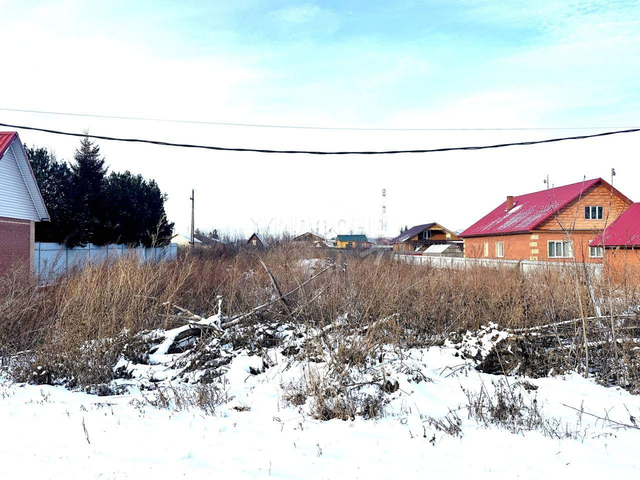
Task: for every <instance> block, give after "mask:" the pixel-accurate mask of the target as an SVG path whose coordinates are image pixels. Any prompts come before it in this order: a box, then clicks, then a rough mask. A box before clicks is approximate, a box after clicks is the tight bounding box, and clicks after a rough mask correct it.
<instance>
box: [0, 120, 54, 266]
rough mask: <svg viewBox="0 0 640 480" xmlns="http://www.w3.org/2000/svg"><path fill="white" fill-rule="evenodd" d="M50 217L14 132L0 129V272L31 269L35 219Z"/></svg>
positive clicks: (45, 220) (45, 219)
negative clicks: (19, 268)
mask: <svg viewBox="0 0 640 480" xmlns="http://www.w3.org/2000/svg"><path fill="white" fill-rule="evenodd" d="M49 220H50V218H49V213H48V212H47V207H46V206H45V204H44V200H43V199H42V195H41V194H40V189H39V188H38V183H37V182H36V179H35V177H34V175H33V170H31V165H30V164H29V160H28V159H27V154H26V152H25V151H24V148H23V146H22V142H21V141H20V137H19V136H18V134H17V133H16V132H0V274H3V273H6V272H7V271H8V270H9V269H10V268H11V267H13V266H14V265H18V264H22V265H28V266H29V267H31V268H33V257H34V243H35V222H48V221H49Z"/></svg>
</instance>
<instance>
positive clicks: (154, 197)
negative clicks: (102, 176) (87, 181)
mask: <svg viewBox="0 0 640 480" xmlns="http://www.w3.org/2000/svg"><path fill="white" fill-rule="evenodd" d="M106 196H107V198H108V199H109V213H108V215H107V229H108V233H107V241H108V243H126V244H128V245H144V246H146V247H150V246H152V245H166V244H167V243H169V241H170V240H171V234H172V232H173V223H169V222H168V221H167V217H166V214H165V210H164V202H165V201H166V200H167V196H166V194H163V193H162V192H161V191H160V188H159V187H158V185H157V184H156V182H155V181H154V180H150V181H148V182H147V181H146V180H145V179H144V178H143V177H142V175H133V174H131V172H129V171H126V172H124V173H112V174H111V175H110V176H109V178H108V182H107V188H106Z"/></svg>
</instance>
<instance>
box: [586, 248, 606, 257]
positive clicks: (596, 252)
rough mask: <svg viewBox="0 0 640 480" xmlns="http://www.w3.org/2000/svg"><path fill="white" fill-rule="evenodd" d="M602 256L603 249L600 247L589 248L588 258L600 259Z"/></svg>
mask: <svg viewBox="0 0 640 480" xmlns="http://www.w3.org/2000/svg"><path fill="white" fill-rule="evenodd" d="M603 256H604V248H602V247H589V257H591V258H602V257H603Z"/></svg>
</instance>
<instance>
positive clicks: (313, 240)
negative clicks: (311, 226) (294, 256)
mask: <svg viewBox="0 0 640 480" xmlns="http://www.w3.org/2000/svg"><path fill="white" fill-rule="evenodd" d="M291 241H292V242H296V243H301V244H302V243H304V244H308V245H313V246H316V247H326V244H325V240H324V238H322V237H321V236H320V235H316V234H315V233H312V232H306V233H303V234H302V235H298V236H297V237H295V238H293V239H292V240H291Z"/></svg>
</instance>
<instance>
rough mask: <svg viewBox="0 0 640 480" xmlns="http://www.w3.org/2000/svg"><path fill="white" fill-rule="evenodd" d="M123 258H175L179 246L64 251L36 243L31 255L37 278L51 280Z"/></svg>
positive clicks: (54, 244) (94, 247) (91, 245)
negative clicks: (98, 263)
mask: <svg viewBox="0 0 640 480" xmlns="http://www.w3.org/2000/svg"><path fill="white" fill-rule="evenodd" d="M125 255H135V256H137V257H138V258H139V259H140V260H141V261H143V262H153V263H157V262H160V261H163V260H172V259H174V258H176V257H177V256H178V245H177V244H175V243H171V244H169V245H167V246H166V247H153V248H145V247H134V248H129V247H127V246H126V245H104V246H100V247H99V246H97V245H93V244H91V243H89V244H87V245H86V246H84V247H75V248H67V247H65V246H64V245H60V244H58V243H50V242H36V244H35V252H34V264H35V265H34V266H35V273H36V275H37V276H38V277H40V278H52V277H57V276H59V275H62V274H64V273H67V272H68V271H69V270H70V269H73V268H83V267H84V266H85V265H86V264H87V263H89V262H105V261H113V260H116V259H117V258H119V257H122V256H125Z"/></svg>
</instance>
